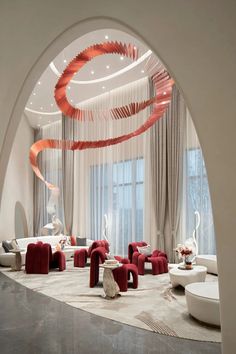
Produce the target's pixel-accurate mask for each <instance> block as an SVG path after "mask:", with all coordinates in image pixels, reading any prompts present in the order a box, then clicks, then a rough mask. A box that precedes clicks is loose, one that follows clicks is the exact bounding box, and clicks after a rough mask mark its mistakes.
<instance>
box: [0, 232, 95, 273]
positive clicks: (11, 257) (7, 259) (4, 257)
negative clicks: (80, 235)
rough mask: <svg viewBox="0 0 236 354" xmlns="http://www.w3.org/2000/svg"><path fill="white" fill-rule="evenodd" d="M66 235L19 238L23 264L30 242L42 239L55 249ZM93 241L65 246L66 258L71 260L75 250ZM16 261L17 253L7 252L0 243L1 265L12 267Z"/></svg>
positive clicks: (89, 244)
mask: <svg viewBox="0 0 236 354" xmlns="http://www.w3.org/2000/svg"><path fill="white" fill-rule="evenodd" d="M64 237H65V236H63V235H61V236H37V237H26V238H18V239H17V243H18V245H19V248H20V249H21V250H22V252H21V257H22V265H24V264H25V255H26V251H27V246H28V244H30V243H36V242H38V241H42V242H43V243H49V244H50V245H51V247H52V250H53V251H55V248H56V245H57V244H58V243H59V241H60V240H61V239H64ZM92 243H93V241H92V240H88V239H87V245H86V246H65V248H64V249H63V252H64V253H65V255H66V260H69V259H70V258H71V257H72V256H73V255H74V251H75V250H79V249H82V248H88V247H89V246H91V244H92ZM14 261H15V254H14V253H12V252H8V253H6V252H5V250H4V248H3V247H2V244H0V266H4V267H10V266H11V265H12V264H13V263H14Z"/></svg>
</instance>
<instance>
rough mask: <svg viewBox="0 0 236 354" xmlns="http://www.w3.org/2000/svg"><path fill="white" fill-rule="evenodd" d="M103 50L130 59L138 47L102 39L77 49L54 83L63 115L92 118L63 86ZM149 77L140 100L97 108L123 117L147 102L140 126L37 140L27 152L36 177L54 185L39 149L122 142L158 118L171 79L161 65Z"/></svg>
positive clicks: (102, 113) (104, 113) (167, 98)
mask: <svg viewBox="0 0 236 354" xmlns="http://www.w3.org/2000/svg"><path fill="white" fill-rule="evenodd" d="M104 54H118V55H122V56H126V57H128V58H130V59H132V60H136V59H137V58H138V50H137V48H136V46H134V45H132V44H123V43H119V42H105V43H100V44H95V45H93V46H91V47H88V48H87V49H85V50H84V51H82V52H81V53H79V54H78V55H77V56H76V57H75V58H74V59H73V60H72V61H71V62H70V63H69V64H68V66H67V67H66V69H65V70H64V72H63V73H62V75H61V77H60V78H59V80H58V82H57V84H56V86H55V95H54V97H55V100H56V103H57V105H58V107H59V109H60V110H61V112H62V113H64V115H65V116H66V117H68V118H71V119H75V120H78V121H81V122H83V121H85V120H86V119H89V120H90V121H93V119H94V112H93V111H92V110H82V109H79V108H76V107H73V106H72V105H71V104H70V103H69V101H68V99H67V96H66V87H67V85H68V84H69V82H70V80H71V79H72V78H73V76H74V75H75V74H76V73H77V72H78V71H79V70H81V68H82V67H83V66H84V65H86V64H87V63H88V62H89V61H90V60H92V59H94V58H95V57H97V56H100V55H104ZM151 80H152V83H153V87H154V92H155V95H154V97H152V98H150V99H148V100H145V101H143V102H131V103H129V104H128V105H125V106H122V107H114V108H112V109H107V110H102V111H100V112H99V114H100V116H101V117H103V118H104V117H108V116H109V117H110V118H111V119H125V118H129V117H131V116H133V115H135V114H137V113H139V112H141V111H142V110H144V109H145V108H147V107H149V106H150V105H153V110H152V113H151V115H150V116H149V117H148V118H147V120H146V121H145V122H144V123H143V124H142V125H141V126H140V127H138V128H137V129H136V130H134V131H132V132H130V133H128V134H123V135H120V136H117V137H112V138H108V139H103V140H97V141H70V140H55V139H45V140H39V141H37V142H36V143H34V144H33V145H32V147H31V149H30V156H29V157H30V163H31V166H32V168H33V170H34V172H35V174H36V175H37V177H38V178H40V179H41V180H42V181H43V182H44V183H45V184H46V186H47V187H48V188H49V189H54V188H56V186H54V185H53V184H51V183H50V182H48V181H46V180H45V179H44V177H43V175H42V174H41V172H40V170H39V167H38V163H37V156H38V154H39V153H40V152H41V151H43V150H45V149H62V150H85V149H93V148H103V147H106V146H110V145H115V144H119V143H122V142H124V141H126V140H128V139H131V138H133V137H135V136H138V135H140V134H142V133H144V132H145V131H146V130H148V129H149V128H150V127H151V126H152V125H153V124H154V123H155V122H156V121H157V120H158V119H160V118H161V117H162V116H163V115H164V113H165V111H166V109H167V107H168V105H169V103H170V100H171V93H172V86H173V83H174V82H173V80H172V79H171V77H170V76H169V74H168V72H167V71H166V70H165V69H161V70H159V71H157V72H156V73H155V74H154V75H152V77H151Z"/></svg>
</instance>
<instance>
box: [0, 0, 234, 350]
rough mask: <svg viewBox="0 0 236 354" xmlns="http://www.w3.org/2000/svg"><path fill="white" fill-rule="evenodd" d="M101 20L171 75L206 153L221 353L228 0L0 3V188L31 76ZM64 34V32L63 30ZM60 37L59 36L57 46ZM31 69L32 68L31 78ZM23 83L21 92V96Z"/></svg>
mask: <svg viewBox="0 0 236 354" xmlns="http://www.w3.org/2000/svg"><path fill="white" fill-rule="evenodd" d="M99 16H107V17H111V18H114V19H116V20H118V21H121V22H123V23H125V24H127V25H129V26H130V27H131V28H132V29H133V30H134V31H136V32H137V33H138V34H139V35H140V36H142V37H143V38H144V39H145V40H146V42H147V43H148V44H149V45H150V47H151V48H152V49H153V50H154V51H155V52H156V53H157V54H158V55H159V56H160V57H161V58H162V59H163V61H164V63H165V64H166V66H167V67H168V68H169V70H170V72H171V73H172V74H173V76H174V78H175V79H176V82H177V84H178V85H179V87H180V88H181V90H182V91H183V94H184V97H185V99H186V101H187V104H188V106H189V108H190V111H191V114H192V116H193V119H194V122H195V125H196V128H197V132H198V135H199V138H200V141H201V144H202V147H203V151H204V156H205V161H206V165H207V171H208V178H209V183H210V190H211V196H212V202H213V212H214V220H215V230H216V237H217V249H218V261H219V274H220V296H221V315H222V325H223V351H224V354H231V353H234V347H235V345H236V337H235V317H236V307H235V304H234V299H235V295H236V277H235V265H236V257H235V249H236V238H235V230H236V218H235V215H234V214H235V213H234V211H235V201H236V186H235V177H234V174H235V172H236V163H235V162H236V161H235V160H236V159H235V151H236V139H235V128H236V123H235V112H236V100H235V92H236V71H235V68H234V66H235V62H236V60H235V59H236V47H235V38H236V26H235V22H236V2H235V1H234V0H227V1H222V0H214V1H212V0H204V1H199V0H191V1H189V0H178V1H176V0H165V1H162V0H148V1H146V2H145V1H137V0H123V1H118V2H117V1H116V2H115V1H107V0H100V1H91V0H88V1H86V2H84V1H79V0H67V1H66V2H65V1H64V0H51V1H50V2H42V1H41V2H39V1H37V0H35V1H27V0H21V1H14V2H9V1H7V0H2V1H1V3H0V26H1V28H0V48H1V65H0V70H1V71H0V73H1V76H0V78H1V79H0V123H1V130H0V148H1V154H0V171H1V174H0V187H2V184H3V180H4V173H5V167H6V162H7V160H8V154H9V151H10V148H11V144H12V140H13V138H14V134H15V130H16V127H17V124H18V122H19V117H20V115H21V113H22V109H23V107H24V104H25V103H26V100H27V98H28V96H29V94H30V92H31V90H32V88H33V86H34V84H35V82H36V80H37V78H38V77H39V75H40V74H41V72H42V71H43V69H44V68H45V67H46V65H48V63H49V62H50V60H51V59H52V58H53V57H54V56H55V55H56V54H57V53H58V51H60V50H61V49H62V48H63V47H64V46H65V45H66V44H67V43H69V42H71V41H72V40H73V39H74V38H76V37H78V36H79V35H80V34H83V33H84V32H83V31H85V32H86V29H88V30H92V29H94V27H93V26H92V25H91V23H88V24H86V23H84V25H83V26H75V27H74V28H72V27H71V26H72V25H73V24H76V23H78V22H79V21H84V20H86V19H87V18H90V17H99ZM95 23H96V21H95ZM102 24H104V25H105V26H107V25H108V21H104V22H103V21H102V22H98V26H102V27H104V26H103V25H102ZM70 27H71V29H70V30H68V29H69V28H70ZM113 27H114V26H113ZM66 30H68V31H67V32H65V31H66ZM63 32H64V34H63V35H62V37H61V39H60V40H59V39H58V40H56V41H55V39H56V38H57V37H58V36H60V35H61V34H62V33H63ZM52 42H53V44H52V45H51V43H52ZM50 45H51V46H50ZM48 47H49V48H48ZM47 48H48V49H47ZM42 53H44V54H42ZM36 62H37V64H36ZM35 64H36V66H34V65H35ZM32 67H34V69H33V71H31V73H30V69H31V68H32ZM23 84H24V90H23V91H21V88H22V85H23ZM17 98H18V100H17Z"/></svg>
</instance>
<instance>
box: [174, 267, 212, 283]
mask: <svg viewBox="0 0 236 354" xmlns="http://www.w3.org/2000/svg"><path fill="white" fill-rule="evenodd" d="M206 273H207V268H206V267H204V266H193V268H192V269H179V267H174V268H172V269H170V270H169V275H170V281H171V284H172V286H173V287H176V286H178V285H181V286H182V287H183V288H185V286H186V285H187V284H190V283H196V282H204V281H205V279H206Z"/></svg>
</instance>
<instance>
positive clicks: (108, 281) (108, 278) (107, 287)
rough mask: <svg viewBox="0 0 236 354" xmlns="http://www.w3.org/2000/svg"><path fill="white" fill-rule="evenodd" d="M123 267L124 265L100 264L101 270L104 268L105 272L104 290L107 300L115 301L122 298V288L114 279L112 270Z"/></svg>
mask: <svg viewBox="0 0 236 354" xmlns="http://www.w3.org/2000/svg"><path fill="white" fill-rule="evenodd" d="M120 266H122V264H118V265H116V264H106V263H103V264H100V267H101V268H104V272H103V290H104V293H105V298H106V299H115V298H116V297H118V296H120V294H119V292H120V288H119V286H118V284H117V282H116V281H115V279H114V276H113V273H112V270H113V269H115V268H117V267H120Z"/></svg>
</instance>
